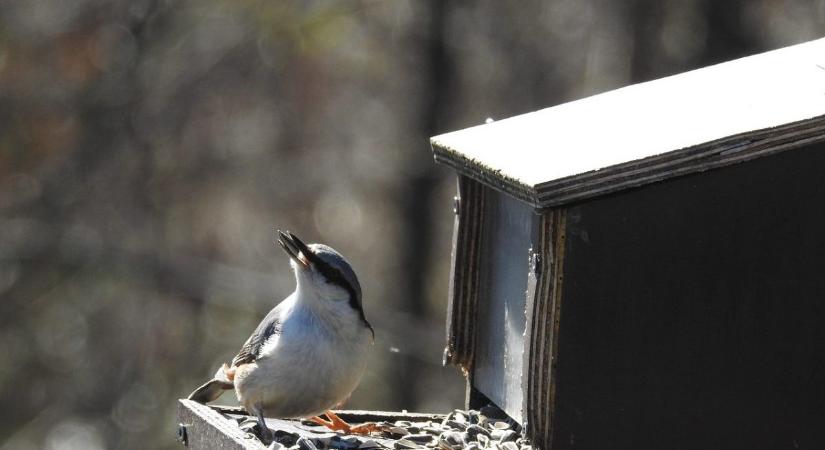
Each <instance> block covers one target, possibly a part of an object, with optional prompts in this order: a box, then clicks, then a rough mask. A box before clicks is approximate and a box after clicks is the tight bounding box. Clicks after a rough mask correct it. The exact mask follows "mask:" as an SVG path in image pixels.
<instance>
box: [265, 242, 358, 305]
mask: <svg viewBox="0 0 825 450" xmlns="http://www.w3.org/2000/svg"><path fill="white" fill-rule="evenodd" d="M278 243H279V244H281V247H283V249H284V251H285V252H286V253H287V254H288V255H289V257H290V265H291V266H292V268H293V270H295V277H296V279H297V281H298V285H299V287H300V289H302V290H308V291H309V290H311V291H312V292H313V293H314V294H315V295H316V296H318V297H320V298H323V299H327V300H331V301H336V300H347V301H349V302H350V303H351V304H352V305H353V306H354V307H355V308H356V309H358V310H359V311H360V310H361V285H360V284H359V283H358V277H357V276H356V275H355V271H354V270H352V267H351V266H350V265H349V263H348V262H347V260H346V259H344V257H343V256H341V254H340V253H338V252H337V251H335V250H334V249H333V248H332V247H329V246H326V245H323V244H309V245H307V244H304V242H303V241H301V240H300V239H299V238H298V236H295V235H294V234H292V233H290V232H289V231H287V232H286V233H284V232H281V231H280V230H279V231H278Z"/></svg>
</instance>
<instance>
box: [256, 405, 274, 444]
mask: <svg viewBox="0 0 825 450" xmlns="http://www.w3.org/2000/svg"><path fill="white" fill-rule="evenodd" d="M255 415H256V416H258V428H260V429H261V437H262V438H263V439H264V440H265V441H267V442H272V441H273V439H274V436H272V431H271V430H270V429H269V427H268V426H266V420H264V408H263V406H262V405H261V404H260V403H258V404H257V405H255Z"/></svg>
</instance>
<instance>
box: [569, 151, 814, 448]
mask: <svg viewBox="0 0 825 450" xmlns="http://www.w3.org/2000/svg"><path fill="white" fill-rule="evenodd" d="M567 223H568V228H567V244H566V245H567V247H566V254H567V255H566V259H565V266H564V277H565V280H564V286H563V294H562V302H561V305H562V307H561V323H560V331H559V333H560V336H559V354H558V361H557V363H558V365H557V369H556V370H557V380H556V389H557V391H556V416H555V417H556V419H555V424H554V425H555V431H554V434H553V448H555V449H568V448H579V449H634V450H640V449H664V448H667V449H703V450H704V449H748V450H752V449H786V448H787V449H793V448H802V449H810V448H825V274H824V273H823V269H825V147H824V146H823V145H821V144H818V145H817V146H816V147H813V148H807V149H797V150H792V151H789V152H785V153H782V154H779V155H775V156H771V157H767V158H763V159H759V160H755V161H751V162H748V163H745V164H741V165H737V166H732V167H728V168H725V169H720V170H716V171H710V172H707V173H704V174H697V175H691V176H689V177H684V178H679V179H675V180H670V181H667V182H663V183H659V184H654V185H650V186H648V187H645V188H642V189H637V190H634V191H629V192H626V193H623V194H621V195H615V196H612V197H607V198H603V199H600V200H597V201H593V202H589V203H586V204H582V205H578V206H575V207H572V208H570V209H569V211H568V216H567Z"/></svg>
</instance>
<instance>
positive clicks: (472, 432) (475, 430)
mask: <svg viewBox="0 0 825 450" xmlns="http://www.w3.org/2000/svg"><path fill="white" fill-rule="evenodd" d="M466 433H467V437H468V438H469V439H471V440H475V439H476V436H478V435H479V434H483V435H485V436H487V437H490V432H489V431H487V430H485V429H484V428H482V427H480V426H478V425H470V426H469V427H467V431H466Z"/></svg>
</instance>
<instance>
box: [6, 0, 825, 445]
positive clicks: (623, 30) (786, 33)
mask: <svg viewBox="0 0 825 450" xmlns="http://www.w3.org/2000/svg"><path fill="white" fill-rule="evenodd" d="M823 21H825V2H823V1H809V2H805V1H790V0H789V1H783V0H755V1H745V0H734V1H726V2H713V1H711V0H688V1H677V0H665V1H654V0H632V1H628V2H609V1H605V0H551V1H537V0H528V1H522V2H518V3H506V2H495V1H490V0H484V1H478V2H467V1H454V2H448V1H439V0H428V1H423V0H422V1H412V0H409V1H404V0H393V1H389V0H383V1H381V0H363V1H342V2H320V1H300V2H289V1H280V2H275V1H253V0H247V1H238V2H225V1H217V0H212V1H202V2H174V1H150V0H136V1H125V0H119V1H107V2H104V1H101V0H79V1H73V2H64V1H60V0H33V1H22V0H21V1H5V2H3V3H2V7H0V296H2V298H1V299H0V312H2V314H0V324H2V326H0V351H2V355H3V358H2V362H0V403H2V404H3V405H5V408H4V409H3V412H2V413H0V414H3V420H2V421H0V447H1V448H3V449H34V448H49V449H75V448H77V449H80V448H82V449H95V448H176V447H177V446H178V444H177V443H176V442H174V440H173V435H174V429H175V419H174V416H175V407H176V405H175V399H177V398H178V397H182V396H185V395H187V394H188V393H189V392H190V391H191V389H192V388H194V387H195V386H196V385H197V384H199V383H200V382H202V381H203V380H204V379H206V378H207V377H208V376H209V375H210V374H212V373H213V372H214V370H215V367H217V366H218V365H219V364H220V363H221V362H223V361H227V360H229V359H230V358H231V357H232V356H233V354H234V352H235V351H237V349H238V348H239V346H240V344H241V343H242V342H243V341H244V339H245V338H246V337H247V335H248V333H249V332H250V330H252V329H253V327H254V326H255V324H256V323H257V321H258V320H259V319H260V318H261V317H262V315H263V314H264V313H265V312H266V311H267V310H268V309H269V308H270V307H272V305H273V304H274V303H275V302H276V301H277V300H280V299H281V298H283V297H284V296H286V295H287V294H288V293H289V292H290V291H291V290H292V288H293V280H292V274H291V273H290V271H289V270H288V266H287V258H286V257H285V255H283V254H282V253H281V252H280V250H279V249H277V248H276V246H274V245H273V241H272V240H273V230H274V228H276V227H277V228H281V229H289V230H292V231H294V232H296V233H297V234H298V235H300V236H302V237H304V238H305V239H306V240H309V241H322V242H325V243H328V244H330V245H332V246H334V247H335V248H337V249H338V250H340V251H341V252H342V253H343V254H345V255H347V257H348V258H349V259H350V261H351V262H352V263H353V265H354V266H355V268H356V270H357V271H358V273H359V276H360V278H361V281H362V284H363V286H364V292H365V308H366V311H367V315H368V317H369V318H370V319H371V320H372V322H373V323H374V325H375V328H376V336H377V340H376V346H375V349H374V352H373V354H372V361H371V363H370V368H369V370H368V374H367V375H366V376H365V379H364V380H363V382H362V384H361V386H360V387H359V389H358V390H357V391H356V392H355V394H354V395H353V398H352V399H351V400H350V402H349V403H348V404H347V405H346V406H347V407H351V408H371V409H386V410H394V409H395V410H399V409H408V410H426V411H445V410H449V409H452V408H454V407H457V406H460V404H461V403H462V402H463V395H464V392H463V383H464V381H463V379H462V378H461V377H460V375H459V374H458V372H457V371H456V370H454V369H452V368H442V367H441V365H440V359H441V350H442V346H443V338H444V336H443V333H444V331H443V330H444V311H445V300H446V291H447V277H448V272H449V256H450V255H449V252H450V233H451V229H452V224H453V219H452V212H451V197H452V195H453V189H454V179H453V177H452V175H451V174H450V172H449V171H447V170H445V169H443V168H439V167H436V166H434V165H433V164H432V158H431V155H430V153H429V147H428V141H427V138H428V137H429V136H432V135H435V134H438V133H441V132H445V131H449V130H454V129H458V128H463V127H467V126H471V125H475V124H480V123H482V122H483V121H484V120H485V119H486V118H487V117H494V118H503V117H507V116H511V115H515V114H519V113H523V112H527V111H530V110H535V109H538V108H542V107H546V106H549V105H552V104H557V103H560V102H563V101H568V100H572V99H575V98H580V97H583V96H586V95H591V94H594V93H597V92H601V91H605V90H608V89H612V88H616V87H620V86H623V85H626V84H629V83H632V82H637V81H643V80H647V79H651V78H656V77H660V76H664V75H669V74H673V73H677V72H680V71H684V70H688V69H691V68H695V67H698V66H702V65H706V64H709V63H715V62H720V61H723V60H726V59H731V58H735V57H739V56H743V55H746V54H751V53H757V52H759V51H763V50H766V49H771V48H776V47H780V46H784V45H789V44H793V43H797V42H802V41H805V40H808V39H812V38H815V37H817V36H818V34H821V33H822V30H823ZM629 106H630V107H632V105H629ZM594 131H595V132H597V131H598V130H594ZM223 400H224V401H226V402H232V399H231V395H225V396H224V398H223Z"/></svg>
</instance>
